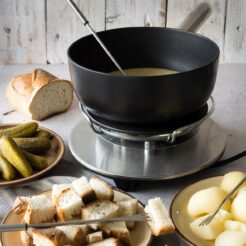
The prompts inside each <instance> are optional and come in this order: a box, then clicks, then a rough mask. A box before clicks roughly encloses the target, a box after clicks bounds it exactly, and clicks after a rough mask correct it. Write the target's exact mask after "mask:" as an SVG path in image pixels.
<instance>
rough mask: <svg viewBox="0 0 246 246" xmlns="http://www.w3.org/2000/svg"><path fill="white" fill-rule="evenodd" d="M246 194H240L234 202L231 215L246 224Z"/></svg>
mask: <svg viewBox="0 0 246 246" xmlns="http://www.w3.org/2000/svg"><path fill="white" fill-rule="evenodd" d="M245 206H246V192H241V193H240V194H238V195H237V196H236V197H235V199H234V200H233V202H232V205H231V213H232V216H233V219H234V220H238V221H241V222H243V223H246V207H245Z"/></svg>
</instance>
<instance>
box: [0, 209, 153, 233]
mask: <svg viewBox="0 0 246 246" xmlns="http://www.w3.org/2000/svg"><path fill="white" fill-rule="evenodd" d="M150 220H151V216H150V215H149V214H148V213H145V212H143V213H141V214H135V215H131V216H122V217H115V218H106V219H92V220H69V221H63V222H51V223H40V224H2V225H0V232H11V231H27V230H28V229H47V228H53V227H56V226H67V225H87V224H96V223H110V222H122V221H123V222H127V221H136V222H137V221H150Z"/></svg>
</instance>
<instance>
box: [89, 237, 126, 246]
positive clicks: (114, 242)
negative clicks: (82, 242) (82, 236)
mask: <svg viewBox="0 0 246 246" xmlns="http://www.w3.org/2000/svg"><path fill="white" fill-rule="evenodd" d="M86 245H87V246H120V245H121V244H120V241H119V239H117V238H107V239H104V240H102V241H100V242H95V243H90V244H86Z"/></svg>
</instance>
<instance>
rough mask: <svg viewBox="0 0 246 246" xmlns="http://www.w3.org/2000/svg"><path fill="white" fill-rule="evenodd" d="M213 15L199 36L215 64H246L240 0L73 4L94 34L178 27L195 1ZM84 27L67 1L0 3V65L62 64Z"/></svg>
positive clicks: (87, 0)
mask: <svg viewBox="0 0 246 246" xmlns="http://www.w3.org/2000/svg"><path fill="white" fill-rule="evenodd" d="M203 1H206V2H208V3H209V4H210V5H211V6H212V9H213V11H212V15H211V17H210V18H209V19H208V20H207V22H206V23H204V26H202V27H201V29H200V30H199V33H201V34H203V35H205V36H207V37H209V38H211V39H212V40H214V41H215V42H216V43H217V44H218V45H219V47H220V50H221V56H220V62H226V63H245V62H246V38H245V36H246V14H245V13H246V1H245V0H185V1H184V0H134V1H132V0H75V2H76V3H77V4H78V6H79V8H80V9H82V11H83V12H84V14H85V15H86V17H87V18H88V19H89V21H90V23H91V25H92V26H93V27H94V28H95V30H96V31H101V30H104V29H112V28H118V27H127V26H165V25H167V26H168V27H177V26H178V25H179V24H180V23H181V21H182V20H183V19H184V17H185V16H187V14H188V13H189V12H190V11H191V10H192V9H193V8H194V6H195V5H196V4H198V3H200V2H203ZM87 34H88V31H87V29H86V28H85V27H84V26H83V25H82V24H81V22H80V20H79V19H78V17H77V16H76V15H75V14H74V13H73V11H72V10H71V8H70V7H69V6H68V4H67V2H66V0H62V1H60V0H1V1H0V64H26V63H27V64H31V63H32V64H35V63H41V64H42V63H43V64H44V63H53V64H55V63H58V64H60V63H67V54H66V53H67V48H68V47H69V45H70V44H71V43H72V42H73V41H75V40H76V39H78V38H80V37H82V36H84V35H87Z"/></svg>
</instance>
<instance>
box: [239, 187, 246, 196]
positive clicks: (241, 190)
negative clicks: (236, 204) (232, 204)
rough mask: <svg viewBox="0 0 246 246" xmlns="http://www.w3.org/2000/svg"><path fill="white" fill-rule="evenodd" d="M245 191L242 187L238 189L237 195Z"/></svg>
mask: <svg viewBox="0 0 246 246" xmlns="http://www.w3.org/2000/svg"><path fill="white" fill-rule="evenodd" d="M245 191H246V186H245V187H242V188H239V191H238V194H240V193H242V192H245Z"/></svg>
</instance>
